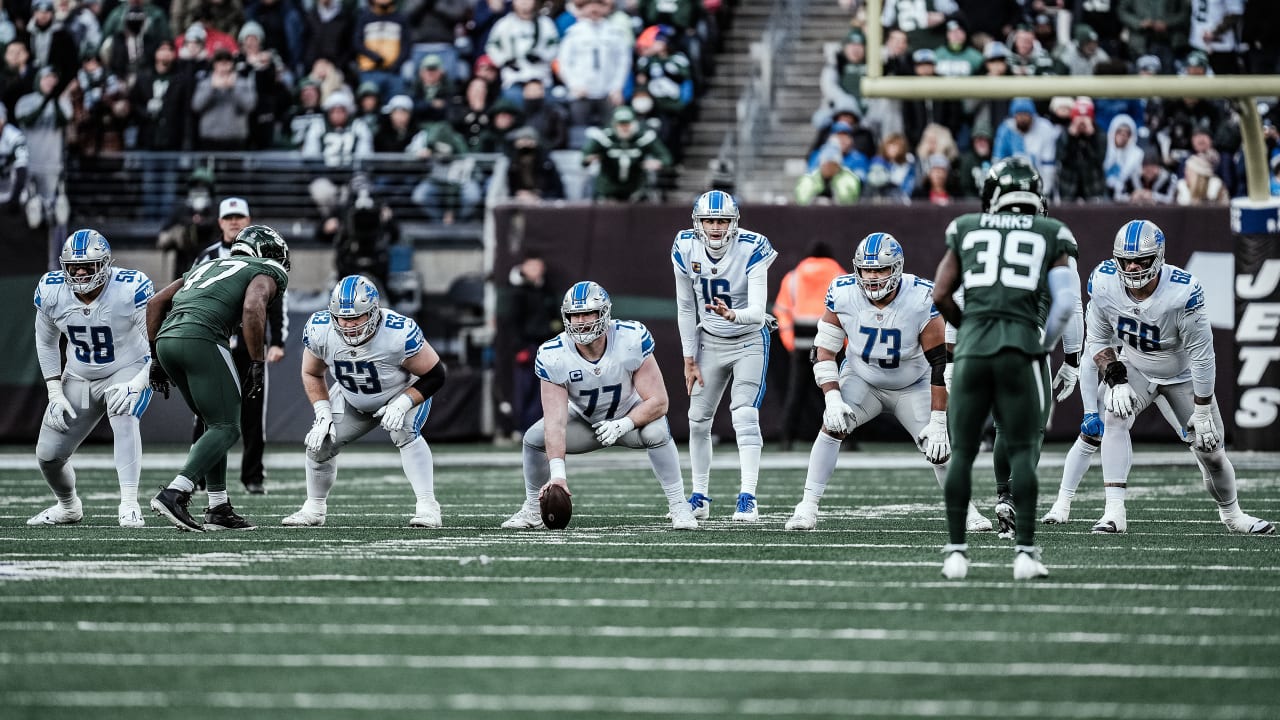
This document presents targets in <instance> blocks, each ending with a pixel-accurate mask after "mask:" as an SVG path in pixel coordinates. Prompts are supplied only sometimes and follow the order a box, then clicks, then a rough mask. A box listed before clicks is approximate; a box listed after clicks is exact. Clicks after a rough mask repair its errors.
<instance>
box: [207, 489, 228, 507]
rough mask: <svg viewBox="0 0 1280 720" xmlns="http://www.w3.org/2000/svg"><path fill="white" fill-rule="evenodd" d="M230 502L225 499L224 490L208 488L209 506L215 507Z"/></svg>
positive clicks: (225, 493) (225, 492)
mask: <svg viewBox="0 0 1280 720" xmlns="http://www.w3.org/2000/svg"><path fill="white" fill-rule="evenodd" d="M228 502H231V501H230V500H228V499H227V491H226V490H210V491H209V507H211V508H216V507H218V506H219V505H221V504H223V503H228Z"/></svg>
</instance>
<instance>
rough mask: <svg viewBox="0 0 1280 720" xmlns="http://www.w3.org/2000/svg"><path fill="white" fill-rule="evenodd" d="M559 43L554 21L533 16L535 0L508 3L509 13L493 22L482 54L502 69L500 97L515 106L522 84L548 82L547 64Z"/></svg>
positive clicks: (549, 65)
mask: <svg viewBox="0 0 1280 720" xmlns="http://www.w3.org/2000/svg"><path fill="white" fill-rule="evenodd" d="M559 44H560V33H559V32H558V31H557V30H556V24H555V22H554V21H553V20H552V19H551V18H549V17H547V16H546V15H541V14H538V13H537V4H536V2H535V0H512V3H511V12H509V13H507V14H506V15H503V16H502V17H501V18H499V19H498V21H497V22H496V23H494V25H493V29H492V30H491V31H490V32H489V39H488V41H487V42H486V43H485V46H484V52H485V54H486V55H488V56H489V58H490V59H491V60H493V62H494V63H495V64H497V65H498V66H499V67H501V68H502V94H503V97H505V98H507V99H508V100H510V101H511V102H513V103H516V105H517V106H519V105H520V103H522V102H523V101H524V94H523V93H522V92H521V88H522V86H523V85H524V83H526V82H528V81H529V80H534V79H536V80H539V81H541V82H542V83H543V84H544V85H545V84H547V83H549V82H551V61H553V60H555V59H556V51H557V49H558V46H559Z"/></svg>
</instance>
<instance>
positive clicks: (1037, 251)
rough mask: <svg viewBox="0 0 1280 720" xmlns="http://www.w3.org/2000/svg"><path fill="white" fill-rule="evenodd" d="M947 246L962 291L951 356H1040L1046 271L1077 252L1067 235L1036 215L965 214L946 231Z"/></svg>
mask: <svg viewBox="0 0 1280 720" xmlns="http://www.w3.org/2000/svg"><path fill="white" fill-rule="evenodd" d="M947 247H948V248H950V249H951V250H952V251H953V252H955V254H956V256H957V257H958V258H959V260H960V282H961V286H962V287H963V288H964V321H963V323H962V324H961V325H960V329H959V332H958V334H957V336H956V349H955V355H956V357H964V356H966V355H967V356H974V357H983V356H989V355H995V354H996V353H998V352H1000V351H1001V350H1002V349H1004V348H1012V349H1014V350H1020V351H1022V352H1025V353H1027V354H1029V355H1036V354H1040V353H1042V352H1043V349H1042V348H1041V343H1042V340H1041V337H1042V336H1043V334H1044V322H1045V319H1044V318H1045V312H1046V310H1047V308H1046V307H1042V304H1043V303H1044V300H1045V298H1046V297H1047V293H1048V290H1047V288H1048V286H1049V281H1048V275H1049V268H1050V267H1052V265H1053V263H1054V261H1055V260H1057V258H1058V257H1059V256H1061V255H1063V254H1066V255H1067V256H1069V257H1077V255H1078V252H1079V251H1078V250H1077V249H1076V239H1075V236H1073V235H1072V234H1071V230H1069V229H1068V228H1067V226H1066V225H1063V224H1062V223H1061V222H1060V221H1058V220H1054V219H1053V218H1047V217H1042V216H1039V215H1015V214H1006V213H1001V214H994V215H992V214H986V213H970V214H968V215H961V216H960V217H958V218H956V219H955V220H954V221H952V223H951V224H950V225H948V226H947Z"/></svg>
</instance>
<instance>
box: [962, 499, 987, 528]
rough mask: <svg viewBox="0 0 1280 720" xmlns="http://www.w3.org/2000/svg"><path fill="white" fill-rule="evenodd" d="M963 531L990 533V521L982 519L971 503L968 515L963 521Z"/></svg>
mask: <svg viewBox="0 0 1280 720" xmlns="http://www.w3.org/2000/svg"><path fill="white" fill-rule="evenodd" d="M964 529H965V530H966V531H967V532H991V521H990V520H988V519H986V518H985V517H983V516H982V513H980V512H978V508H976V507H974V506H973V503H969V515H968V516H967V517H965V519H964Z"/></svg>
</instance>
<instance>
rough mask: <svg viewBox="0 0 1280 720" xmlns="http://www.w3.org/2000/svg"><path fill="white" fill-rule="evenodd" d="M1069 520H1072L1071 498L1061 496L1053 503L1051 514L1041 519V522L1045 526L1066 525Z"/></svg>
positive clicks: (1046, 514) (1050, 509)
mask: <svg viewBox="0 0 1280 720" xmlns="http://www.w3.org/2000/svg"><path fill="white" fill-rule="evenodd" d="M1069 519H1071V498H1069V497H1063V496H1062V495H1059V496H1058V499H1057V500H1055V501H1054V502H1053V507H1051V508H1049V512H1047V513H1045V514H1044V517H1042V518H1040V522H1042V523H1044V524H1045V525H1066V524H1067V520H1069Z"/></svg>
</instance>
